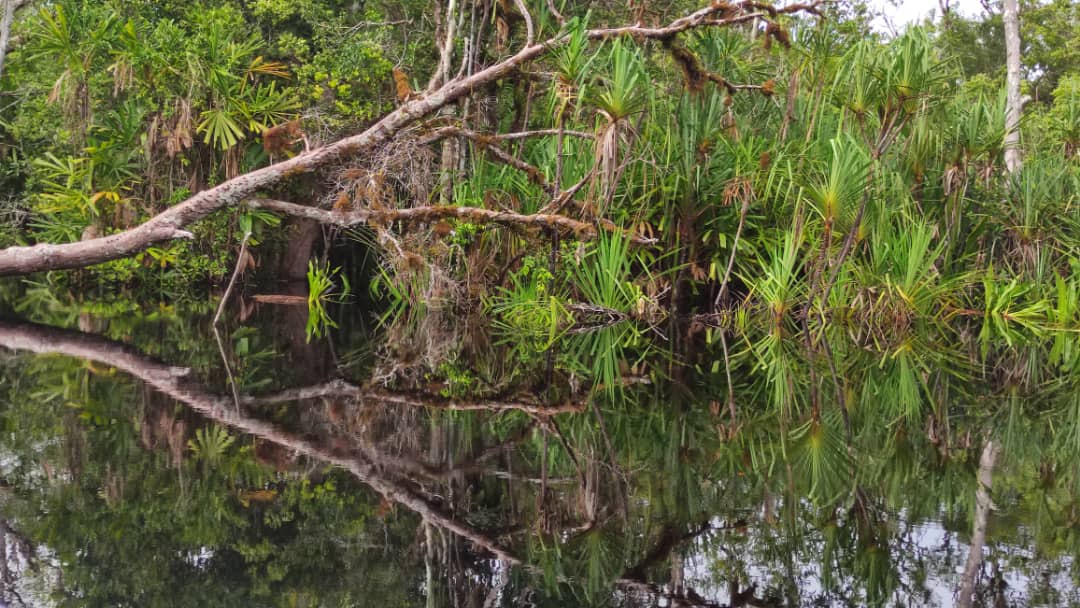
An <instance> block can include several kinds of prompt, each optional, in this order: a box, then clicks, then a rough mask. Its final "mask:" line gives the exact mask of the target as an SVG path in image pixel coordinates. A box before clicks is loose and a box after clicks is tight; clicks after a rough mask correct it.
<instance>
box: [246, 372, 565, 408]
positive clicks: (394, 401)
mask: <svg viewBox="0 0 1080 608" xmlns="http://www.w3.org/2000/svg"><path fill="white" fill-rule="evenodd" d="M318 397H349V398H352V399H357V400H359V401H375V402H379V403H382V404H387V405H406V406H410V407H420V408H432V409H440V410H454V411H494V412H498V411H521V412H525V413H529V414H545V415H551V414H565V413H579V412H583V411H585V405H584V404H581V403H565V404H562V405H540V404H536V403H527V402H523V401H459V400H454V399H444V398H441V397H434V396H431V395H415V394H403V393H394V392H391V391H387V390H383V389H378V388H367V387H363V386H358V385H356V384H352V383H351V382H346V381H345V380H331V381H329V382H324V383H322V384H316V385H314V386H305V387H301V388H293V389H287V390H284V391H279V392H276V393H273V394H269V395H260V396H257V397H244V398H242V399H241V400H240V402H241V403H242V404H244V405H268V404H274V403H283V402H287V401H297V400H300V399H315V398H318Z"/></svg>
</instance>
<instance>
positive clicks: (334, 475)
mask: <svg viewBox="0 0 1080 608" xmlns="http://www.w3.org/2000/svg"><path fill="white" fill-rule="evenodd" d="M248 291H249V292H251V290H250V289H249V290H248ZM257 295H259V294H258V292H257V290H256V291H255V292H252V293H247V294H242V295H240V296H238V298H237V301H236V302H234V303H233V304H234V305H233V306H231V307H230V312H229V314H228V315H226V317H225V318H224V319H223V320H222V322H221V323H220V324H219V325H218V326H217V327H216V328H215V327H213V326H212V324H211V321H210V319H211V318H212V317H213V313H214V306H215V304H214V303H212V302H210V301H207V302H205V303H200V302H198V301H196V302H193V303H192V302H189V303H185V304H165V303H161V302H156V301H155V302H150V303H146V302H135V301H133V300H131V299H126V298H120V297H113V298H106V299H105V300H98V301H95V302H93V303H88V302H83V301H79V300H77V299H75V298H67V299H64V298H58V297H56V296H54V295H50V294H49V292H45V291H34V290H30V291H29V292H27V293H23V294H20V297H19V302H20V306H18V307H11V306H6V305H5V306H4V307H3V310H4V312H5V316H4V318H3V320H2V321H0V429H2V436H0V477H2V483H0V485H2V487H0V508H2V520H0V534H2V535H3V542H0V550H2V555H0V557H2V560H0V562H2V565H3V571H2V573H0V582H2V584H3V592H2V594H3V595H2V598H3V601H4V602H6V603H5V604H4V605H11V606H19V605H26V606H448V607H450V606H452V607H459V606H460V607H477V608H479V607H485V608H486V607H493V606H578V605H601V606H776V607H779V606H792V607H794V606H953V605H963V603H962V600H963V597H964V596H965V595H968V596H969V597H972V598H973V603H972V604H971V605H976V606H1071V605H1080V592H1078V591H1077V589H1078V587H1077V575H1078V573H1077V569H1076V565H1075V562H1076V559H1075V558H1076V556H1077V555H1078V550H1080V536H1078V534H1077V532H1078V531H1080V510H1078V506H1080V502H1078V500H1077V497H1078V481H1080V477H1078V475H1077V473H1078V468H1077V462H1078V461H1077V454H1080V451H1078V448H1080V396H1078V391H1077V390H1076V388H1077V384H1078V380H1077V378H1076V375H1077V374H1075V373H1073V372H1072V371H1070V370H1075V369H1076V368H1075V364H1076V363H1075V361H1076V358H1077V355H1076V353H1075V351H1076V347H1075V345H1074V344H1073V343H1071V342H1069V341H1067V340H1071V339H1072V338H1067V339H1064V338H1061V337H1060V336H1046V337H1042V338H1040V339H1034V338H1032V339H1030V340H1027V341H1023V342H1017V341H1012V343H1010V344H1004V343H1002V344H998V343H996V342H992V343H989V344H988V343H987V342H986V341H985V340H979V339H978V328H977V327H975V328H974V329H971V328H968V327H951V328H949V329H948V330H943V329H941V328H924V327H908V328H905V329H903V330H902V331H900V332H899V334H896V333H894V334H893V335H890V336H884V335H881V334H875V335H873V336H870V335H865V334H861V333H860V332H858V331H850V330H848V329H839V330H836V331H835V332H832V331H830V332H823V333H822V335H821V339H822V340H827V341H828V342H827V344H828V345H829V347H830V348H828V349H823V348H821V347H817V348H815V349H814V350H813V351H812V354H808V352H811V351H807V350H806V344H805V341H804V340H803V339H802V338H799V337H797V335H796V328H797V324H795V323H792V324H790V325H789V326H785V327H772V328H769V327H766V328H764V329H762V328H757V329H749V328H747V327H745V326H743V327H741V328H731V329H728V330H726V331H725V332H724V333H721V329H720V328H719V327H717V325H723V323H719V324H717V323H711V322H708V320H702V319H697V320H681V321H680V320H675V321H670V322H665V323H664V324H663V325H661V326H656V327H642V326H639V325H634V324H632V323H629V322H622V323H616V324H610V323H608V322H598V323H595V324H593V325H592V326H582V327H579V328H577V330H574V331H565V332H561V333H559V334H558V335H555V334H552V335H543V334H535V335H534V334H528V335H525V334H522V333H521V332H520V331H519V330H515V329H514V328H513V327H511V326H507V325H506V324H505V323H503V322H501V321H499V320H498V319H493V318H489V317H488V316H487V315H486V314H485V313H484V312H483V311H481V310H456V309H455V310H442V309H439V308H438V307H434V306H427V307H414V308H412V309H408V310H404V311H398V315H397V316H395V317H393V318H389V319H385V318H384V319H383V321H382V323H379V322H378V320H377V318H376V315H375V314H374V313H373V312H371V308H370V307H369V306H368V305H367V304H365V303H364V302H357V301H354V302H350V303H348V304H346V305H343V306H339V307H336V308H334V310H332V311H331V316H332V317H333V319H334V321H335V322H336V324H337V326H338V327H336V328H333V327H327V328H326V329H327V330H328V331H327V333H326V334H325V337H323V338H318V337H312V339H311V340H310V341H309V340H308V337H309V331H310V326H309V325H308V310H307V307H306V306H305V305H303V304H301V305H296V304H294V303H290V302H291V301H290V299H289V298H281V297H279V298H260V297H253V296H257ZM277 295H280V294H277ZM714 321H715V320H714ZM721 336H723V337H724V340H723V342H722V343H721V341H720V337H721ZM725 351H727V352H728V356H727V357H726V363H725V357H724V354H723V353H724V352H725ZM823 353H826V354H823ZM729 375H730V378H731V382H730V391H729V381H728V377H729ZM845 413H846V414H847V415H846V416H845V415H844V414H845ZM973 545H974V547H975V548H974V550H973V549H972V548H973ZM967 591H970V595H969V594H968V593H967Z"/></svg>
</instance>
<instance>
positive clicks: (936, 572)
mask: <svg viewBox="0 0 1080 608" xmlns="http://www.w3.org/2000/svg"><path fill="white" fill-rule="evenodd" d="M759 515H760V514H759ZM725 523H726V522H725V521H724V520H722V519H719V518H717V519H714V520H713V521H712V525H713V526H714V527H716V528H722V527H724V525H725ZM991 526H993V522H991ZM759 530H760V528H759ZM1018 532H1019V533H1020V536H1021V537H1024V538H1027V537H1029V536H1030V535H1029V534H1026V532H1027V530H1026V529H1021V530H1019V531H1018ZM778 533H779V531H774V532H773V534H778ZM747 534H749V535H750V538H749V540H748V542H747V544H746V547H747V548H748V549H751V548H755V547H758V546H760V545H761V544H762V542H763V540H762V538H761V537H760V533H758V534H755V531H754V529H753V527H748V528H747ZM906 536H907V538H908V539H909V541H910V542H909V543H905V546H904V549H905V550H904V552H903V554H902V555H896V553H895V552H894V553H893V555H892V557H893V559H895V558H896V557H900V558H901V559H902V560H903V562H904V565H906V566H907V567H901V568H900V577H901V583H900V585H899V586H898V589H897V591H896V592H895V593H894V594H893V596H892V598H891V600H890V602H889V605H894V606H927V607H931V606H933V607H939V606H940V607H947V606H953V605H955V602H956V589H957V588H958V586H959V584H960V576H961V574H962V573H963V570H964V562H965V560H966V558H967V553H968V544H967V543H966V542H963V541H961V540H960V539H958V538H957V535H956V534H955V533H951V532H949V531H948V530H946V529H945V528H944V527H943V526H942V524H941V523H940V522H936V521H929V522H922V523H919V524H916V525H913V526H911V527H910V529H909V530H908V532H907V533H906ZM1030 540H1032V542H1034V539H1030ZM722 544H723V542H722V541H720V542H713V541H702V540H698V541H696V542H695V543H694V544H693V546H692V548H691V549H690V551H689V552H688V554H687V556H686V560H685V568H686V573H685V577H686V584H687V586H688V587H691V588H693V589H694V591H695V592H697V593H698V594H699V595H701V596H702V597H704V598H706V599H708V600H711V601H714V602H717V603H719V604H721V605H728V604H729V603H730V602H731V600H732V598H731V595H730V591H729V589H728V587H727V580H726V579H725V578H724V575H723V574H722V573H721V572H719V571H718V569H717V568H714V567H713V565H714V564H716V563H717V561H718V560H719V559H724V558H725V557H726V555H725V552H724V550H723V549H720V550H716V549H715V547H718V546H719V545H722ZM809 544H810V547H809V549H810V550H811V551H813V550H815V549H818V548H820V547H819V545H820V539H818V538H815V540H814V541H813V542H812V543H809ZM710 545H713V547H710ZM710 550H711V552H710ZM984 553H985V554H986V556H987V558H988V559H990V558H991V556H997V561H998V563H999V565H1000V566H1001V567H1002V569H1003V572H1002V577H1003V578H1004V581H1005V584H1006V589H1005V591H1004V596H1005V600H1006V603H1007V604H1006V605H1009V606H1034V605H1039V606H1064V605H1070V606H1071V605H1077V604H1078V603H1080V590H1078V589H1077V586H1076V583H1075V582H1074V581H1073V580H1072V578H1071V577H1070V575H1069V573H1070V571H1071V569H1072V566H1073V559H1072V558H1070V557H1067V556H1065V557H1061V558H1059V559H1052V560H1045V561H1043V562H1042V563H1041V564H1040V566H1042V567H1043V568H1047V569H1044V570H1042V571H1040V572H1039V573H1038V575H1037V576H1040V577H1043V578H1044V584H1043V585H1041V587H1043V588H1045V589H1051V590H1054V591H1056V593H1057V597H1056V598H1054V597H1051V598H1050V601H1049V603H1047V602H1042V603H1038V604H1033V603H1031V600H1030V598H1029V597H1028V595H1029V592H1031V591H1033V590H1034V588H1035V587H1037V586H1039V585H1038V582H1037V581H1034V580H1032V579H1033V578H1034V577H1032V576H1031V575H1032V573H1031V572H1027V571H1024V570H1021V569H1019V568H1018V567H1016V565H1017V564H1018V563H1030V562H1032V561H1033V560H1035V559H1036V557H1037V556H1036V555H1035V554H1034V552H1033V551H1032V550H1031V549H1030V548H1028V547H1027V546H1020V545H1013V544H1001V543H998V544H996V545H994V546H993V547H987V548H986V549H985V550H984ZM757 554H759V552H758V551H748V552H747V553H746V554H745V555H743V556H742V558H743V559H744V560H746V563H747V573H748V575H749V576H750V581H749V582H750V583H753V584H756V585H757V586H758V588H759V589H764V588H767V587H774V588H775V587H777V586H778V585H779V584H780V583H782V582H784V581H780V580H777V579H776V578H775V576H776V573H777V572H778V567H777V566H776V565H774V564H763V563H761V562H760V561H758V560H757V559H755V558H754V556H755V555H757ZM811 557H816V556H810V555H805V556H796V560H795V568H796V570H797V579H798V580H797V583H798V588H799V590H800V593H801V596H800V600H801V602H802V603H803V605H813V606H833V605H837V606H840V605H850V604H849V603H847V602H844V601H843V600H846V599H851V600H852V601H858V599H859V598H838V597H835V595H823V591H824V586H823V584H822V581H821V579H822V570H821V563H820V561H819V560H816V559H810V560H807V561H803V562H801V563H800V562H799V561H798V559H799V558H811ZM918 560H925V562H926V573H925V575H926V579H925V582H924V583H922V584H921V586H920V585H919V584H918V583H917V582H916V581H915V580H913V575H914V573H915V569H916V567H917V563H916V562H917V561H918ZM990 568H991V565H990V563H989V562H987V563H986V564H984V566H983V571H984V574H985V575H986V576H989V575H990V573H991V571H990ZM847 576H850V574H848V575H847ZM770 583H771V584H770ZM745 586H746V582H745V581H744V584H743V587H742V588H745ZM912 591H920V595H918V596H913V595H911V592H912ZM924 594H925V596H924ZM660 605H661V606H664V605H666V604H664V603H663V601H661V603H660Z"/></svg>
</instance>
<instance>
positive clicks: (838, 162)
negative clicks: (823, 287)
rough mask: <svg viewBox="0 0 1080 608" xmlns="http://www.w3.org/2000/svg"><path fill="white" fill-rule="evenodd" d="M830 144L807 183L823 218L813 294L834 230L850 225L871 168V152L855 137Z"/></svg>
mask: <svg viewBox="0 0 1080 608" xmlns="http://www.w3.org/2000/svg"><path fill="white" fill-rule="evenodd" d="M829 147H830V149H831V156H830V158H829V161H828V164H827V165H825V166H824V167H823V168H821V169H820V170H819V171H818V172H817V175H816V176H814V177H813V178H811V180H810V182H809V183H808V184H807V185H806V193H807V195H808V198H809V202H810V204H811V207H812V208H813V210H814V211H815V212H817V214H818V216H819V217H820V218H821V220H822V236H821V249H820V253H819V254H818V258H817V261H816V262H815V263H814V267H813V271H812V280H811V285H810V290H811V297H813V296H814V292H816V290H817V283H818V279H819V278H820V276H821V274H822V272H824V270H825V267H826V265H827V263H828V261H829V259H828V258H829V255H828V253H829V250H830V248H831V247H832V242H833V233H834V230H835V229H836V228H844V229H848V228H850V227H851V223H852V217H853V216H854V215H855V213H856V209H857V208H858V206H859V203H860V201H861V199H862V198H863V196H864V191H865V189H866V188H867V183H866V181H867V172H868V171H869V169H870V158H869V155H868V154H867V153H866V150H865V148H864V146H863V145H862V144H861V143H860V142H858V141H857V140H856V139H855V138H854V137H851V136H848V135H841V136H840V137H836V138H833V139H831V140H830V141H829Z"/></svg>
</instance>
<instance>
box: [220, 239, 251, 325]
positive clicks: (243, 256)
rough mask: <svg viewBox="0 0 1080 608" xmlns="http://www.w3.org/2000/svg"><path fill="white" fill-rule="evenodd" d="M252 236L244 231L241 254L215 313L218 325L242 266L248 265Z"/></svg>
mask: <svg viewBox="0 0 1080 608" xmlns="http://www.w3.org/2000/svg"><path fill="white" fill-rule="evenodd" d="M250 238H251V233H250V232H245V233H244V238H243V239H242V240H241V241H240V255H239V256H237V258H236V266H235V267H234V268H233V273H232V278H230V279H229V284H228V286H226V287H225V295H223V296H221V302H219V303H218V307H217V312H216V313H214V321H213V323H212V324H213V325H215V326H216V325H217V324H218V321H219V320H220V319H221V313H222V312H224V311H225V304H226V303H227V302H228V301H229V295H230V294H232V290H233V285H235V284H236V278H237V277H238V276H240V273H241V272H243V270H242V268H243V267H244V266H247V257H246V254H247V244H248V239H250Z"/></svg>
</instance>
